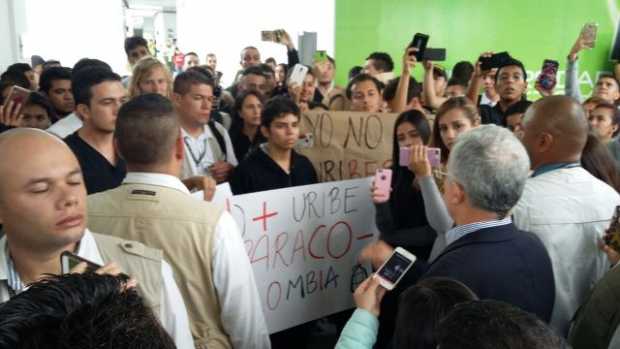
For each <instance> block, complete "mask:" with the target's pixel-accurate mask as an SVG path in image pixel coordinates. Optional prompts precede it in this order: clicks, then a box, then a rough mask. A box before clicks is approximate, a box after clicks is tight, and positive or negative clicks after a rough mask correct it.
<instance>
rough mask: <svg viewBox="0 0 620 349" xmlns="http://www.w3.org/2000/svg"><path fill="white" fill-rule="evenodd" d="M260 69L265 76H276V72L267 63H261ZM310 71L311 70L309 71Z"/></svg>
mask: <svg viewBox="0 0 620 349" xmlns="http://www.w3.org/2000/svg"><path fill="white" fill-rule="evenodd" d="M258 67H259V68H260V69H261V70H262V71H263V75H265V76H266V77H267V76H275V75H276V72H275V71H274V70H273V68H271V67H270V66H269V64H267V63H261V64H259V65H258ZM308 71H310V70H308Z"/></svg>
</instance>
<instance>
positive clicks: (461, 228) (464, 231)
mask: <svg viewBox="0 0 620 349" xmlns="http://www.w3.org/2000/svg"><path fill="white" fill-rule="evenodd" d="M510 223H512V218H511V217H510V216H507V217H506V218H504V219H502V220H496V219H494V220H490V221H484V222H475V223H470V224H464V225H458V226H456V227H454V228H452V229H450V230H448V231H447V232H446V245H447V246H448V245H450V244H451V243H453V242H455V241H456V240H458V239H460V238H462V237H463V236H466V235H469V234H471V233H473V232H475V231H478V230H481V229H486V228H493V227H499V226H502V225H508V224H510Z"/></svg>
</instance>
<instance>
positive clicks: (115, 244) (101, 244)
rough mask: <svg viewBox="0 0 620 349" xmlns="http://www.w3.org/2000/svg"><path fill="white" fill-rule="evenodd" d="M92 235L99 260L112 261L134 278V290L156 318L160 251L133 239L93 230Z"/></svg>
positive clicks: (159, 304)
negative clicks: (135, 285)
mask: <svg viewBox="0 0 620 349" xmlns="http://www.w3.org/2000/svg"><path fill="white" fill-rule="evenodd" d="M93 237H94V238H95V241H96V242H97V248H98V250H99V254H100V255H101V258H102V259H103V262H104V263H109V262H116V263H117V264H118V265H119V266H120V268H121V270H122V271H123V272H124V273H125V274H127V275H129V276H131V277H133V278H135V279H136V280H137V281H138V293H140V295H141V296H142V298H144V301H145V303H146V305H148V306H149V307H150V308H151V309H153V313H154V314H155V317H156V318H158V319H160V314H161V294H162V287H161V285H162V283H163V280H162V274H161V261H162V259H163V255H162V252H161V251H160V250H156V249H153V248H149V247H146V246H144V245H143V244H141V243H139V242H137V241H128V240H123V239H119V238H115V237H112V236H106V235H101V234H94V233H93ZM160 320H163V319H160Z"/></svg>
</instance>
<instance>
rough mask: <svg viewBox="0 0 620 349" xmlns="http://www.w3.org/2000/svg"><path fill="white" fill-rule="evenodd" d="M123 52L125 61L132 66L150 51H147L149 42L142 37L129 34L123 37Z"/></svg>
mask: <svg viewBox="0 0 620 349" xmlns="http://www.w3.org/2000/svg"><path fill="white" fill-rule="evenodd" d="M125 54H126V55H127V62H129V65H130V66H131V67H132V68H133V66H134V64H136V62H137V61H138V60H139V59H140V58H142V57H144V56H148V55H150V54H151V53H150V52H149V44H148V42H146V40H145V39H144V38H143V37H140V36H131V37H128V38H126V39H125Z"/></svg>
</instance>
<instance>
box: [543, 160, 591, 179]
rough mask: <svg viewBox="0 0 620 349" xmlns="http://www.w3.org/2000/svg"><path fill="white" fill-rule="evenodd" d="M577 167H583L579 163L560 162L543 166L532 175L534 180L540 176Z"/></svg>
mask: <svg viewBox="0 0 620 349" xmlns="http://www.w3.org/2000/svg"><path fill="white" fill-rule="evenodd" d="M575 167H581V164H580V163H579V162H560V163H556V164H546V165H542V166H539V167H538V168H537V169H536V170H534V173H532V178H533V177H537V176H540V175H541V174H545V173H547V172H552V171H555V170H562V169H565V168H575Z"/></svg>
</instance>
